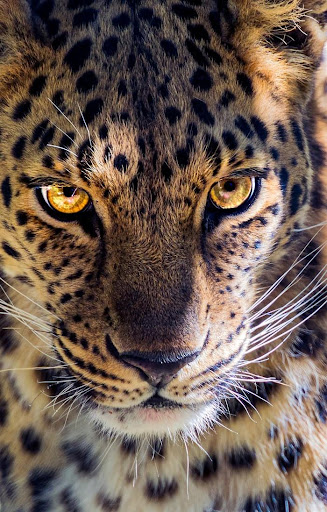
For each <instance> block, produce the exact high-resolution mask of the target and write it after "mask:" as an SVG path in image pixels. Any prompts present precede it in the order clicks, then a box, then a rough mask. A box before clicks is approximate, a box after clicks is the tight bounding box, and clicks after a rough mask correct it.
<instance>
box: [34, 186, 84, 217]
mask: <svg viewBox="0 0 327 512" xmlns="http://www.w3.org/2000/svg"><path fill="white" fill-rule="evenodd" d="M67 188H77V187H69V186H68V185H67ZM47 189H48V186H44V187H35V189H34V190H35V195H36V198H37V200H38V202H39V204H40V206H41V207H42V209H43V210H44V211H45V212H46V213H47V214H48V215H50V217H53V218H54V219H56V220H58V221H60V222H73V221H76V220H81V218H83V216H85V214H86V213H89V212H90V211H91V210H93V209H94V208H93V202H92V199H91V197H90V195H89V194H88V193H87V192H86V191H84V192H86V193H87V194H88V196H89V197H90V200H89V202H88V203H87V205H86V206H85V207H84V208H83V210H81V211H80V212H76V213H62V212H59V211H58V210H56V209H55V208H53V206H51V204H50V203H49V202H48V199H47V195H46V191H47ZM83 190H84V189H83Z"/></svg>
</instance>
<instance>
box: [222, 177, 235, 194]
mask: <svg viewBox="0 0 327 512" xmlns="http://www.w3.org/2000/svg"><path fill="white" fill-rule="evenodd" d="M235 189H236V183H235V181H231V180H230V181H225V183H224V190H225V191H226V192H233V191H234V190H235Z"/></svg>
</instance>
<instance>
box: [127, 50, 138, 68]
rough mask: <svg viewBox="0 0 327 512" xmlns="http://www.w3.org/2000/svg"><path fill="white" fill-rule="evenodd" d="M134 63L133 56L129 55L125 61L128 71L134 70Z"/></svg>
mask: <svg viewBox="0 0 327 512" xmlns="http://www.w3.org/2000/svg"><path fill="white" fill-rule="evenodd" d="M135 62H136V57H135V54H134V53H131V54H130V55H129V56H128V60H127V68H128V70H129V71H131V70H132V69H133V68H134V66H135Z"/></svg>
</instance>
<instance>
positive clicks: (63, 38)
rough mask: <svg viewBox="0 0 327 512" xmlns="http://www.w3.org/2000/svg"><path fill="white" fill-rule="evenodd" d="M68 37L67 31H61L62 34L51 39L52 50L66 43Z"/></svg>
mask: <svg viewBox="0 0 327 512" xmlns="http://www.w3.org/2000/svg"><path fill="white" fill-rule="evenodd" d="M67 39H68V32H62V34H59V36H57V37H56V38H55V39H54V40H53V41H52V48H53V49H54V50H58V49H59V48H62V47H63V46H65V44H66V43H67Z"/></svg>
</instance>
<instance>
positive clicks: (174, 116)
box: [165, 107, 182, 125]
mask: <svg viewBox="0 0 327 512" xmlns="http://www.w3.org/2000/svg"><path fill="white" fill-rule="evenodd" d="M165 116H166V118H167V119H168V121H169V124H170V125H173V124H175V123H176V122H177V121H178V120H179V119H180V118H181V117H182V113H181V111H180V110H179V109H178V108H176V107H167V108H166V109H165Z"/></svg>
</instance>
